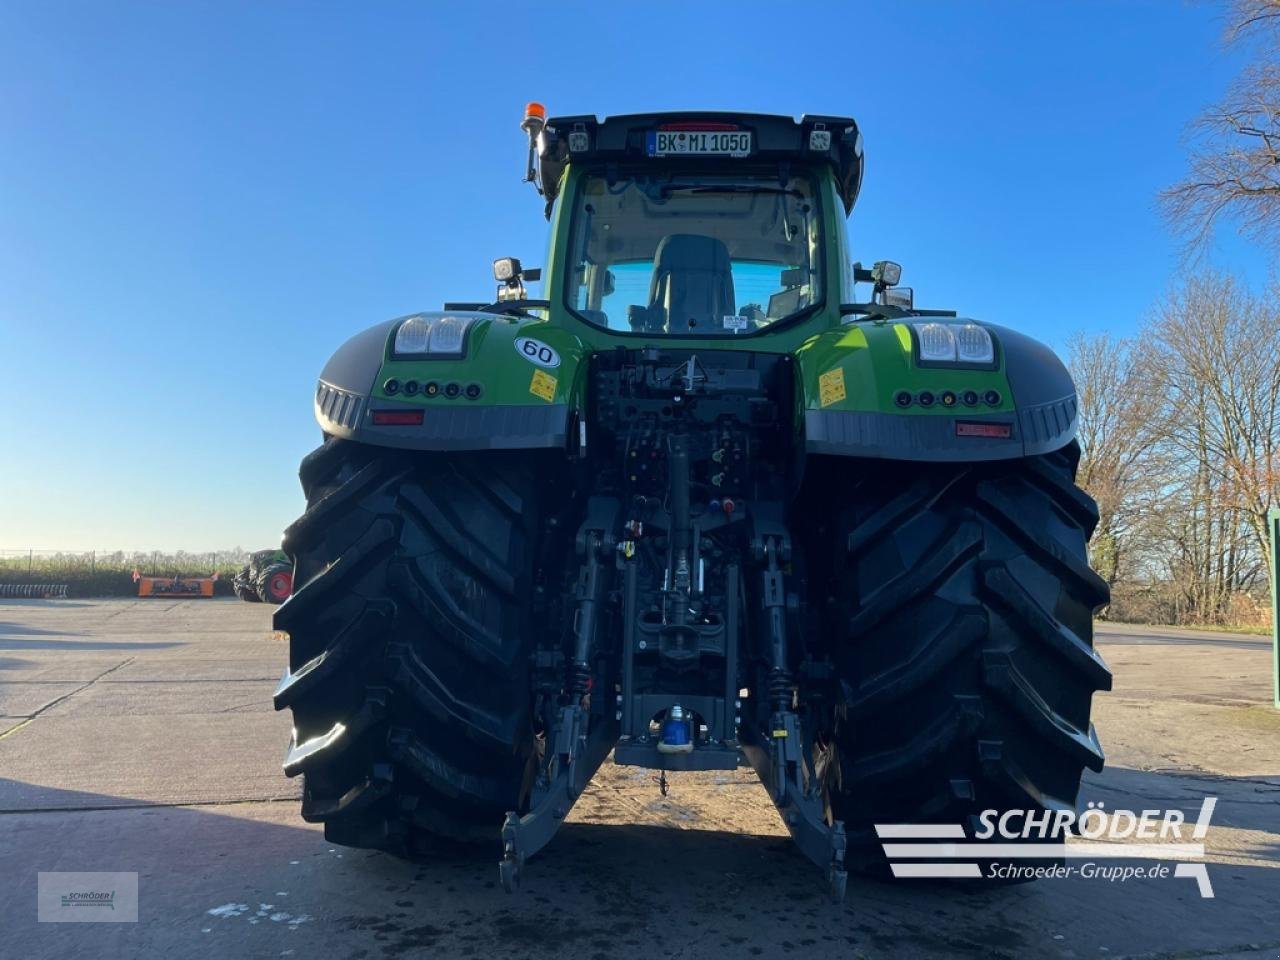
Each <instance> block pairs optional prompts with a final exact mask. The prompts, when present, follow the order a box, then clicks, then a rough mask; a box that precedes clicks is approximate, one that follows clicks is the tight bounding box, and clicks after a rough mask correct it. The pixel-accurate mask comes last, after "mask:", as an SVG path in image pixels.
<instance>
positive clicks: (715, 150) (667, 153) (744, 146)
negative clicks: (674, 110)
mask: <svg viewBox="0 0 1280 960" xmlns="http://www.w3.org/2000/svg"><path fill="white" fill-rule="evenodd" d="M648 153H649V156H651V157H746V156H749V155H750V154H751V132H750V131H748V130H650V131H649V142H648Z"/></svg>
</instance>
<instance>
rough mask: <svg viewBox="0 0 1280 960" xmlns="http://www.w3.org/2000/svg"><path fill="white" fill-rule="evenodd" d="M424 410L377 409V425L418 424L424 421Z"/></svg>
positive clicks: (375, 418) (374, 423)
mask: <svg viewBox="0 0 1280 960" xmlns="http://www.w3.org/2000/svg"><path fill="white" fill-rule="evenodd" d="M422 414H423V411H422V410H375V411H373V425H374V426H375V427H392V426H416V425H417V424H420V423H422Z"/></svg>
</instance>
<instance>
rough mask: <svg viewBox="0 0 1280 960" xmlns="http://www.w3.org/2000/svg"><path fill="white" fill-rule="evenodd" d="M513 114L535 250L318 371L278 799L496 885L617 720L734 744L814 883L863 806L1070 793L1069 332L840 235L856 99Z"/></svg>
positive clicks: (361, 843) (601, 751) (734, 761)
mask: <svg viewBox="0 0 1280 960" xmlns="http://www.w3.org/2000/svg"><path fill="white" fill-rule="evenodd" d="M522 129H524V130H525V132H526V133H527V134H528V136H529V162H528V174H527V179H528V180H531V181H532V182H533V183H534V185H535V187H536V189H537V191H538V193H539V194H540V196H541V198H542V199H543V201H544V202H545V212H546V216H547V218H548V220H549V221H550V225H551V242H550V251H549V253H548V257H547V261H546V266H545V268H544V269H543V270H541V271H534V270H527V269H524V268H523V267H522V266H521V264H520V263H519V262H518V261H517V260H515V259H513V258H504V259H501V260H498V261H496V262H495V264H494V274H495V279H496V280H497V282H498V290H497V295H496V298H495V301H494V302H492V303H446V304H445V305H444V309H443V310H441V311H433V312H427V313H416V314H412V315H409V316H405V317H400V318H398V319H395V320H390V321H388V322H386V323H382V324H380V325H378V326H375V327H372V328H370V329H368V330H366V331H364V332H363V333H360V334H358V335H356V336H355V337H354V338H353V339H351V340H350V341H348V342H347V343H346V344H345V345H344V346H343V347H342V348H341V349H339V350H338V352H337V353H336V354H334V355H333V357H332V359H331V360H330V361H329V363H328V365H327V366H326V367H325V368H324V370H323V372H322V373H321V375H320V380H319V383H318V385H317V388H316V394H315V416H316V419H317V420H318V421H319V423H320V426H321V428H322V430H323V431H324V434H325V441H324V443H323V444H322V446H320V447H319V449H317V450H315V451H314V452H313V453H311V454H310V455H308V456H307V457H306V458H305V459H304V460H303V462H302V465H301V469H300V477H301V482H302V487H303V490H304V492H305V495H306V500H307V509H306V512H305V513H304V514H303V515H302V516H301V517H300V518H299V519H298V520H297V521H296V522H295V523H294V524H293V525H292V526H290V527H289V529H288V530H287V532H286V534H285V540H284V547H285V549H286V550H287V551H288V553H289V554H290V555H291V556H292V557H293V558H294V563H295V567H294V570H295V578H296V589H295V591H294V594H293V596H292V597H290V599H289V600H288V602H287V603H285V604H284V605H283V606H282V607H281V608H280V609H279V610H278V611H277V612H276V614H275V625H276V627H277V628H278V629H280V630H283V631H287V632H288V634H289V637H290V648H289V649H290V653H289V669H288V671H287V672H286V674H285V676H284V678H283V679H282V681H281V683H280V686H279V689H278V690H277V692H276V694H275V704H276V707H277V708H284V707H289V708H291V709H292V710H293V717H294V735H293V741H292V743H291V744H290V746H289V748H288V752H287V756H286V759H285V761H284V768H285V772H286V773H288V774H289V775H296V774H302V775H303V776H304V783H305V789H304V794H303V801H302V815H303V817H304V819H306V820H308V821H312V822H323V823H324V827H325V837H326V838H327V839H328V840H329V841H331V842H334V843H339V844H347V845H351V846H357V847H370V848H380V849H385V850H390V851H394V852H396V853H399V854H403V855H408V856H412V855H415V854H420V853H425V852H428V851H430V850H431V849H432V847H433V845H434V844H435V843H436V842H437V841H440V840H446V841H459V840H461V841H476V842H478V843H479V844H482V845H483V844H488V845H489V846H488V847H487V848H486V847H483V846H482V847H481V848H480V849H481V850H482V851H483V850H484V849H490V850H492V855H493V856H495V858H498V859H499V866H500V873H501V878H502V881H503V883H504V886H506V887H507V888H508V889H511V888H513V887H515V886H516V885H517V883H518V881H519V878H520V874H521V871H522V868H523V866H524V864H525V861H526V860H527V858H529V857H530V856H531V855H532V854H534V853H536V852H537V851H538V850H539V849H540V848H542V847H543V846H544V845H545V844H546V843H547V842H548V841H549V840H550V839H551V838H552V836H553V834H554V833H555V831H556V829H557V828H558V827H559V825H560V824H561V823H562V822H563V820H564V817H565V815H566V814H567V813H568V811H569V809H570V808H571V807H572V806H573V804H574V802H575V800H576V799H577V798H578V797H579V796H580V795H581V793H582V791H583V790H584V789H585V788H586V786H587V784H588V782H589V781H590V780H591V777H592V775H593V773H594V772H595V771H596V770H597V768H598V767H599V766H600V764H601V763H602V762H604V760H605V759H606V758H607V757H608V756H609V754H610V752H612V755H613V762H614V763H617V764H625V765H632V766H637V767H645V768H650V769H656V770H660V771H663V774H662V777H663V782H664V783H665V776H666V772H668V771H687V770H703V771H705V770H733V769H734V768H736V767H738V766H739V764H740V762H745V763H749V764H750V765H751V766H752V767H754V769H755V770H756V772H757V773H758V775H759V777H760V780H761V782H762V784H763V786H764V787H765V789H766V790H767V791H768V792H769V794H770V795H771V797H772V799H773V801H774V802H775V804H776V805H777V808H778V810H779V811H780V813H781V815H782V818H783V820H784V822H785V824H786V825H787V827H788V829H789V831H790V832H791V834H792V836H793V838H794V840H795V842H796V844H797V845H798V847H799V849H800V850H801V851H802V852H803V853H804V854H805V855H806V856H808V857H809V858H811V859H812V860H813V861H815V862H816V863H817V864H819V865H820V866H821V867H822V868H823V869H824V870H825V871H826V872H827V876H828V879H829V883H830V886H831V890H832V892H833V893H834V894H835V895H837V896H840V895H842V894H843V892H844V887H845V883H846V877H847V871H848V870H849V869H853V868H865V869H869V870H872V871H876V870H883V869H884V867H885V857H884V854H883V852H882V850H881V847H880V846H879V840H878V837H877V831H876V827H877V825H883V824H899V825H912V824H938V823H950V824H962V825H963V824H972V823H973V822H974V820H975V818H976V817H977V816H978V815H979V814H980V813H981V812H982V811H987V810H996V811H1002V812H1011V811H1013V812H1016V811H1022V812H1024V813H1025V815H1026V816H1027V817H1028V818H1031V817H1037V816H1038V817H1043V816H1044V815H1045V811H1064V810H1067V809H1070V808H1072V807H1073V805H1074V803H1075V800H1076V795H1077V791H1078V788H1079V784H1080V778H1081V775H1082V772H1083V768H1085V767H1089V768H1091V769H1093V770H1099V769H1101V767H1102V763H1103V753H1102V748H1101V747H1100V745H1099V743H1098V739H1097V736H1096V735H1095V733H1094V730H1093V726H1092V724H1091V723H1090V719H1089V715H1090V701H1091V698H1092V696H1093V693H1094V691H1096V690H1105V689H1109V687H1110V683H1111V675H1110V672H1109V670H1108V668H1107V666H1106V664H1105V663H1104V661H1103V660H1102V658H1101V657H1100V656H1099V655H1098V654H1097V653H1096V652H1095V650H1094V647H1093V632H1092V614H1093V611H1094V610H1095V609H1096V608H1097V607H1098V606H1099V605H1101V604H1103V603H1104V602H1106V600H1107V597H1108V592H1107V586H1106V584H1105V583H1104V582H1103V581H1102V580H1101V579H1100V578H1099V577H1097V576H1096V575H1095V574H1094V573H1093V572H1092V571H1091V570H1090V568H1089V565H1088V561H1087V554H1086V543H1087V541H1088V539H1089V536H1090V534H1091V532H1092V530H1093V527H1094V524H1095V522H1096V520H1097V511H1096V508H1095V505H1094V503H1093V501H1092V500H1090V499H1089V497H1088V496H1086V495H1085V494H1084V493H1082V492H1081V491H1080V490H1079V489H1078V488H1077V487H1076V485H1075V482H1074V477H1075V472H1076V466H1077V461H1078V458H1079V450H1078V447H1077V445H1076V442H1075V439H1074V438H1075V433H1076V426H1077V402H1076V394H1075V389H1074V386H1073V384H1072V382H1071V379H1070V377H1069V375H1068V373H1067V371H1066V370H1065V369H1064V367H1063V365H1062V363H1061V362H1060V361H1059V360H1058V359H1057V358H1056V357H1055V356H1054V354H1053V353H1052V352H1051V351H1050V350H1048V349H1047V348H1046V347H1044V346H1042V345H1041V344H1039V343H1037V342H1036V341H1034V340H1032V339H1030V338H1029V337H1027V336H1025V335H1023V334H1021V333H1018V332H1016V331H1014V330H1010V329H1006V328H1003V327H999V326H994V325H991V324H985V323H979V322H976V321H973V320H968V319H962V318H958V317H956V315H955V314H954V313H952V312H948V311H937V310H920V309H915V307H914V305H913V296H912V294H911V291H910V290H908V289H906V288H903V287H900V286H899V285H898V280H899V276H900V273H901V270H900V268H899V267H898V266H897V265H896V264H894V263H891V262H884V261H882V262H878V263H876V264H875V266H874V267H873V268H871V269H864V268H863V267H862V266H861V265H859V264H857V263H852V262H851V258H850V253H849V241H848V240H847V238H846V233H845V226H844V222H845V219H846V218H847V217H848V215H849V214H850V212H851V211H852V209H853V205H854V201H855V199H856V197H857V195H858V190H859V187H860V185H861V183H862V174H863V153H862V140H861V136H860V135H859V133H858V129H857V126H856V125H855V123H854V121H852V120H850V119H848V118H843V117H830V116H817V117H814V116H805V117H803V118H801V119H800V120H799V121H796V120H794V119H791V118H787V117H775V116H762V115H755V114H736V113H719V112H717V113H702V112H700V113H661V114H644V115H634V116H621V117H610V118H608V119H604V120H600V119H597V118H596V117H593V116H572V117H563V118H557V119H550V120H547V119H544V114H543V111H542V109H541V107H539V106H538V105H536V104H531V105H530V109H529V111H528V115H527V116H526V118H525V122H524V124H523V125H522ZM539 273H540V274H541V276H540V277H539ZM533 279H541V280H542V282H543V290H544V292H545V299H532V298H530V297H529V295H528V294H527V292H526V289H525V284H526V282H527V281H530V280H533ZM859 289H861V290H863V291H867V293H864V295H863V297H862V298H859V297H858V296H857V295H855V291H856V290H859ZM899 835H902V834H899Z"/></svg>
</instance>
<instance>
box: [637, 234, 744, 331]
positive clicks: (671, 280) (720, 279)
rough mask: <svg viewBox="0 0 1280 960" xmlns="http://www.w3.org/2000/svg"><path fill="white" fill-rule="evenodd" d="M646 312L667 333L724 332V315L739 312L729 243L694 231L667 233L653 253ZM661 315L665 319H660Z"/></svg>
mask: <svg viewBox="0 0 1280 960" xmlns="http://www.w3.org/2000/svg"><path fill="white" fill-rule="evenodd" d="M647 312H648V314H649V316H650V317H652V318H654V320H655V325H656V326H658V328H659V329H661V328H663V327H665V328H666V330H667V332H669V333H687V332H691V331H699V332H704V333H705V332H723V331H722V330H721V327H720V325H721V323H722V321H723V318H724V317H727V316H731V315H733V314H734V313H736V312H737V308H736V307H735V306H734V299H733V274H732V272H731V271H730V269H729V248H728V247H726V246H725V245H724V243H723V242H722V241H720V240H717V239H716V238H715V237H703V236H699V235H697V234H692V233H673V234H670V235H669V236H666V237H663V238H662V240H661V242H659V244H658V249H657V251H656V252H655V253H654V257H653V277H652V279H651V280H650V281H649V309H648V311H647ZM659 317H661V318H663V320H664V321H665V322H663V323H657V322H656V321H657V318H659Z"/></svg>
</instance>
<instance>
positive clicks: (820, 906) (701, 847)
mask: <svg viewBox="0 0 1280 960" xmlns="http://www.w3.org/2000/svg"><path fill="white" fill-rule="evenodd" d="M3 786H4V782H3V781H0V787H3ZM1202 786H1203V784H1200V783H1199V782H1198V781H1194V782H1182V778H1180V777H1178V776H1175V775H1170V774H1164V773H1160V774H1151V773H1143V772H1141V771H1125V770H1112V771H1108V774H1106V775H1104V776H1103V777H1101V778H1099V782H1097V783H1095V784H1091V785H1090V787H1088V788H1087V790H1094V789H1096V790H1098V791H1110V794H1111V796H1112V797H1114V798H1116V803H1119V802H1120V799H1119V798H1121V797H1128V798H1132V799H1133V800H1134V802H1133V803H1131V804H1129V805H1132V806H1139V807H1140V806H1141V805H1142V802H1146V800H1148V799H1149V800H1153V801H1156V800H1159V799H1160V798H1162V797H1167V798H1168V799H1170V800H1173V799H1174V798H1176V797H1181V800H1179V805H1181V806H1184V807H1186V808H1187V809H1188V813H1189V814H1191V812H1192V811H1193V809H1194V808H1195V807H1196V806H1198V803H1197V802H1194V801H1193V796H1194V795H1198V794H1199V793H1201V792H1202V791H1201V787H1202ZM1220 786H1221V788H1222V789H1220V790H1219V795H1220V796H1221V797H1222V801H1221V803H1220V807H1219V808H1220V816H1221V822H1222V823H1224V824H1229V825H1231V826H1237V825H1241V826H1244V825H1250V826H1251V827H1252V828H1254V829H1267V830H1270V831H1271V840H1272V841H1274V839H1275V833H1276V829H1277V825H1276V818H1277V807H1276V805H1275V804H1274V802H1270V809H1267V810H1264V809H1262V808H1261V807H1260V808H1259V809H1258V810H1257V811H1255V810H1253V809H1252V806H1251V804H1252V799H1253V793H1252V790H1253V788H1254V787H1256V786H1259V785H1258V784H1256V783H1253V782H1241V783H1230V782H1228V783H1224V784H1220ZM1261 786H1263V787H1265V786H1267V785H1266V784H1265V783H1264V784H1262V785H1261ZM62 794H64V795H62V796H59V797H58V800H59V805H61V806H67V807H76V808H79V809H78V810H76V811H75V812H65V811H60V812H42V813H35V812H29V813H10V814H6V815H3V816H0V837H3V838H4V841H3V842H2V843H0V877H3V880H0V890H3V892H4V893H5V894H7V895H5V896H0V928H3V929H4V930H5V931H6V950H7V951H8V950H12V951H13V953H12V955H13V956H33V957H34V956H79V955H81V954H83V955H85V956H90V955H92V956H97V957H139V956H140V957H150V956H157V957H159V956H164V957H188V956H190V957H205V956H236V957H259V956H261V957H278V956H282V955H284V956H295V957H303V956H323V957H331V956H332V957H364V958H377V957H412V956H439V957H457V956H477V957H481V956H483V957H488V956H516V957H554V956H562V955H573V956H578V957H584V958H591V960H602V958H606V957H607V958H614V957H659V956H674V955H676V954H677V953H683V954H684V955H686V956H690V957H696V956H708V955H719V956H742V957H762V956H763V957H782V956H791V955H794V956H796V957H800V956H804V957H806V958H808V957H822V956H832V957H836V956H838V957H846V958H847V957H857V956H876V957H880V956H890V957H921V956H924V957H932V956H937V957H953V956H956V955H967V956H975V957H977V956H981V957H1025V956H1063V957H1065V956H1099V955H1105V956H1108V957H1122V956H1143V955H1148V954H1155V955H1167V954H1174V953H1177V952H1180V951H1205V952H1212V953H1216V952H1242V951H1245V950H1247V949H1248V944H1250V943H1252V944H1255V945H1259V946H1266V945H1267V944H1271V945H1272V947H1273V948H1277V947H1280V925H1278V923H1277V918H1276V916H1275V911H1274V903H1275V902H1276V901H1277V900H1278V899H1280V870H1278V869H1275V867H1276V864H1274V863H1272V864H1270V865H1269V866H1258V865H1243V864H1219V865H1211V866H1210V874H1211V876H1212V877H1213V880H1214V884H1215V889H1216V892H1217V898H1216V899H1214V900H1204V899H1201V898H1200V896H1199V895H1198V893H1197V890H1196V887H1195V884H1194V883H1193V882H1191V881H1188V880H1183V879H1178V880H1162V881H1148V882H1145V883H1127V884H1117V883H1107V882H1104V881H1101V880H1091V881H1086V880H1057V881H1054V880H1050V881H1042V882H1039V883H1033V884H1023V885H1017V886H1000V885H995V884H988V883H985V882H969V883H956V884H946V883H917V882H885V881H873V880H865V879H854V880H851V882H850V884H849V893H848V898H847V900H846V902H845V903H844V904H841V905H834V904H831V903H829V902H828V901H827V899H826V896H825V885H824V883H823V879H822V876H821V874H820V871H818V870H817V869H816V868H815V867H814V866H813V865H812V864H810V863H808V862H807V861H806V860H804V859H803V858H802V857H800V856H799V855H798V854H797V853H796V852H795V850H794V849H793V848H792V846H791V844H790V843H789V842H788V841H786V840H784V839H781V838H778V837H762V836H756V835H740V834H732V833H726V832H721V831H704V830H681V829H674V828H669V827H663V826H648V825H636V824H625V823H624V824H597V823H573V822H571V823H568V824H566V825H565V826H564V827H563V828H562V830H561V832H560V834H559V835H558V836H557V837H556V839H555V840H554V841H553V843H552V845H551V846H550V847H549V848H548V849H547V850H546V851H544V852H543V853H542V854H541V855H540V856H538V857H536V858H535V859H533V860H532V861H531V862H530V863H529V864H528V868H527V874H526V878H525V882H524V885H523V888H522V889H521V891H519V892H518V893H516V894H513V895H508V894H506V893H504V892H503V891H502V889H501V888H500V886H499V885H498V882H497V879H498V877H497V866H496V860H497V849H496V841H495V846H494V848H491V849H490V850H488V851H481V852H480V854H479V856H478V857H470V856H464V855H460V854H459V853H458V852H457V851H453V852H445V853H442V854H440V855H439V856H437V857H435V858H433V859H431V860H430V861H428V862H419V863H409V862H405V861H401V860H397V859H395V858H393V857H390V856H387V855H385V854H381V853H377V852H370V851H360V850H351V849H346V848H342V847H336V846H333V845H331V844H328V843H326V842H325V841H324V839H323V836H322V834H321V833H320V832H319V831H318V830H317V829H316V828H314V827H311V826H309V825H306V824H303V823H302V822H301V820H300V819H299V818H298V810H297V806H296V803H295V802H289V803H271V802H254V801H248V802H243V803H235V804H218V805H208V806H188V807H164V806H143V807H135V808H133V809H120V808H119V804H120V798H116V797H111V796H103V795H100V794H93V793H83V792H82V793H77V792H72V791H62ZM1108 802H1109V803H1110V802H1111V800H1110V799H1109V800H1108ZM1126 803H1128V801H1126ZM112 806H116V809H109V808H111V807H112ZM1270 854H1271V856H1274V855H1275V847H1274V845H1273V846H1272V847H1271V848H1270ZM41 870H46V871H50V870H64V871H72V870H76V871H82V870H102V871H120V870H126V871H137V872H138V873H139V875H140V877H139V889H140V901H141V911H140V917H141V922H140V923H138V924H37V923H36V922H35V916H34V913H35V895H34V891H35V884H36V873H37V872H38V871H41ZM5 887H7V888H8V889H5ZM211 911H213V912H211ZM1103 948H1105V950H1104V949H1103ZM1255 949H1256V948H1255ZM286 950H291V951H293V953H292V954H285V953H284V951H286ZM1261 955H1265V954H1261Z"/></svg>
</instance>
